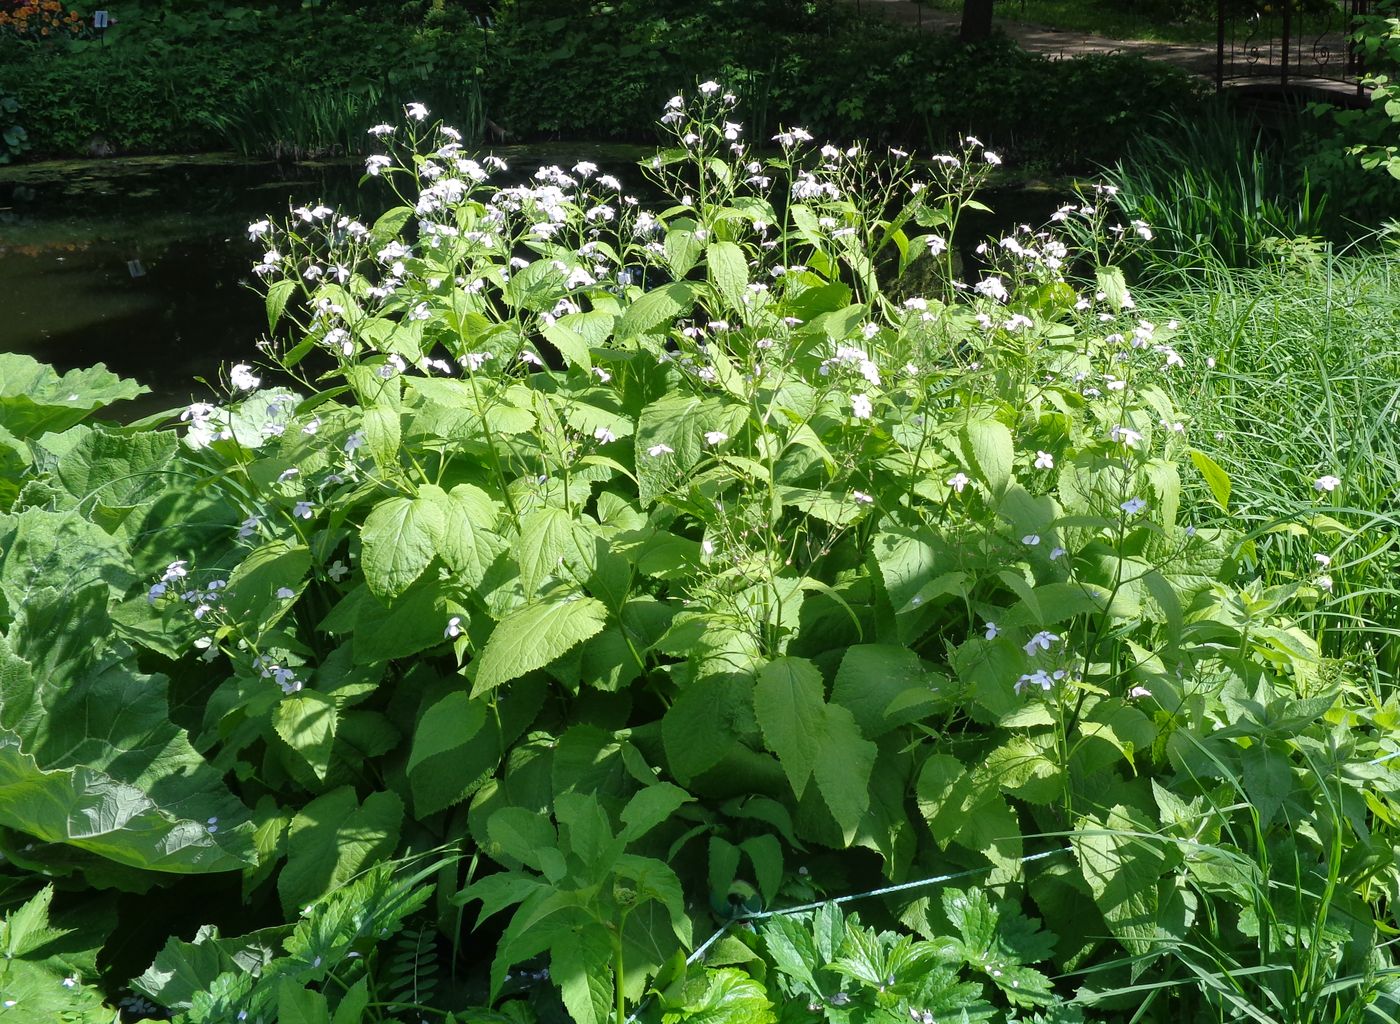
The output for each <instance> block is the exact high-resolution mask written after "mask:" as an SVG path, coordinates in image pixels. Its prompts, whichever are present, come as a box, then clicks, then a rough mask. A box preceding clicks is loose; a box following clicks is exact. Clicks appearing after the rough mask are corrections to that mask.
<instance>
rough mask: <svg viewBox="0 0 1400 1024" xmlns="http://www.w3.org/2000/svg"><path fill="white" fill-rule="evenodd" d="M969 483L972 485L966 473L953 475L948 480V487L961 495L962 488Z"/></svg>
mask: <svg viewBox="0 0 1400 1024" xmlns="http://www.w3.org/2000/svg"><path fill="white" fill-rule="evenodd" d="M970 483H972V481H971V480H970V479H969V478H968V475H967V474H966V473H954V474H953V475H952V476H950V477H949V478H948V486H949V487H951V488H952V489H953V490H955V491H957V492H958V493H959V494H961V493H962V492H963V488H964V487H966V486H967V485H968V484H970Z"/></svg>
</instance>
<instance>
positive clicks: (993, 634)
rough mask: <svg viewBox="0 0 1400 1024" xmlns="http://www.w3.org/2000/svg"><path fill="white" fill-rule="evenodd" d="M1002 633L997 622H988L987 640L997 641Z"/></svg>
mask: <svg viewBox="0 0 1400 1024" xmlns="http://www.w3.org/2000/svg"><path fill="white" fill-rule="evenodd" d="M1000 633H1001V628H1000V627H999V626H998V625H997V624H996V623H995V622H991V621H988V622H987V639H988V640H995V639H996V638H997V636H998V634H1000Z"/></svg>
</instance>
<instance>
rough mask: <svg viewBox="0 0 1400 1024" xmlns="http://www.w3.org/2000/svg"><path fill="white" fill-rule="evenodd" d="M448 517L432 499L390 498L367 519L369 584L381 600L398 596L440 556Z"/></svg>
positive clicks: (362, 535) (363, 535)
mask: <svg viewBox="0 0 1400 1024" xmlns="http://www.w3.org/2000/svg"><path fill="white" fill-rule="evenodd" d="M445 526H446V517H445V516H444V515H443V511H442V508H441V507H440V506H439V504H438V502H437V501H434V500H432V499H431V498H422V497H419V498H386V499H384V500H383V501H381V502H380V503H379V504H378V505H375V506H374V508H373V509H371V510H370V513H369V515H368V516H366V517H365V525H364V528H363V529H362V530H361V531H360V540H361V542H362V543H363V544H364V557H363V559H362V561H361V564H362V565H363V566H364V570H365V582H366V583H368V584H369V588H370V590H372V591H374V593H375V594H376V595H377V596H378V597H383V598H394V597H398V596H399V595H400V594H402V593H403V592H404V591H405V590H407V589H408V588H409V586H410V585H411V584H412V583H413V581H414V580H416V579H418V577H419V576H421V575H423V570H424V569H426V568H427V567H428V563H430V562H431V561H432V560H433V557H434V556H435V555H436V554H437V539H438V538H439V537H440V536H441V535H442V533H443V531H444V528H445Z"/></svg>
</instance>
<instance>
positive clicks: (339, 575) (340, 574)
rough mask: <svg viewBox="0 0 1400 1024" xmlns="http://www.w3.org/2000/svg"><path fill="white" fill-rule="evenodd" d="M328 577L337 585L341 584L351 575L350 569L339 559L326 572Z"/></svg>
mask: <svg viewBox="0 0 1400 1024" xmlns="http://www.w3.org/2000/svg"><path fill="white" fill-rule="evenodd" d="M326 575H327V576H329V577H330V578H331V579H332V580H334V581H335V582H336V583H339V582H340V581H341V580H343V579H344V578H345V577H346V576H349V575H350V567H349V566H348V565H346V564H345V563H344V562H342V561H341V560H340V559H338V558H337V559H336V560H335V562H334V563H332V565H331V567H330V568H329V569H327V570H326Z"/></svg>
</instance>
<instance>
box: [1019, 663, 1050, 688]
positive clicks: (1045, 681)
mask: <svg viewBox="0 0 1400 1024" xmlns="http://www.w3.org/2000/svg"><path fill="white" fill-rule="evenodd" d="M1054 685H1055V683H1054V680H1053V679H1051V678H1050V673H1048V672H1046V671H1045V669H1043V668H1038V669H1036V670H1035V671H1034V672H1031V673H1028V674H1027V675H1023V676H1022V677H1021V678H1020V679H1018V680H1016V692H1017V693H1021V692H1022V691H1023V690H1026V689H1027V688H1029V687H1032V686H1039V687H1040V688H1041V689H1042V690H1049V689H1050V688H1051V687H1052V686H1054Z"/></svg>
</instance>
